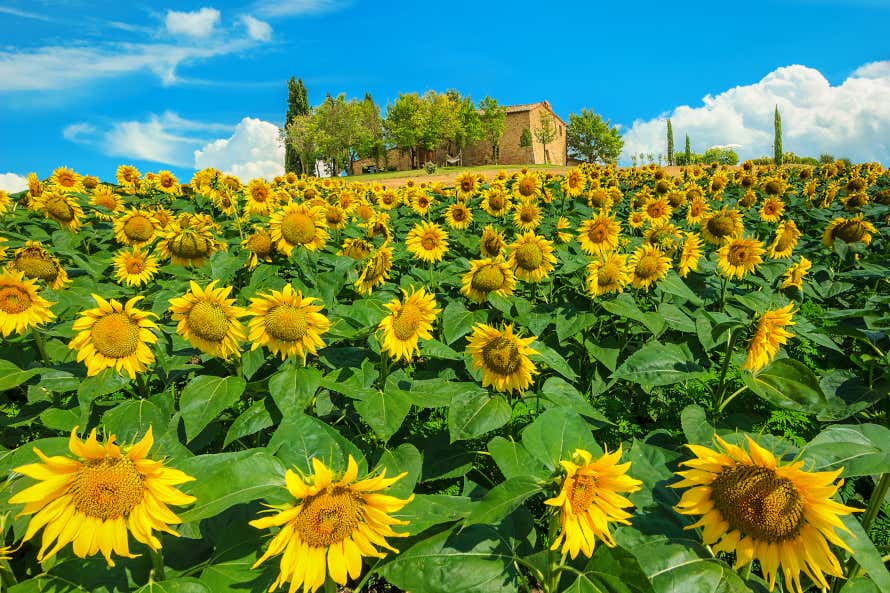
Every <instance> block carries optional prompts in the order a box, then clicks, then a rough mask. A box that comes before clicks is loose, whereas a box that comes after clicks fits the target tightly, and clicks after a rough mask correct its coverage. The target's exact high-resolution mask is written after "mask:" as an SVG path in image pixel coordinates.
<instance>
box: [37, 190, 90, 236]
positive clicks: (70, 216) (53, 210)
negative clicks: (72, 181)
mask: <svg viewBox="0 0 890 593" xmlns="http://www.w3.org/2000/svg"><path fill="white" fill-rule="evenodd" d="M35 205H36V206H37V207H38V208H39V209H40V210H41V211H42V212H43V214H44V215H45V216H46V217H47V218H50V219H52V220H54V221H56V222H57V223H59V226H60V227H62V228H63V229H67V230H69V231H71V232H72V233H76V232H77V229H79V228H80V225H81V222H80V218H81V217H82V216H83V208H81V207H80V203H79V202H78V201H77V198H75V197H74V196H69V195H66V194H63V193H59V192H57V191H54V190H48V191H46V192H44V193H43V195H41V196H40V197H39V198H38V199H37V200H36V201H35Z"/></svg>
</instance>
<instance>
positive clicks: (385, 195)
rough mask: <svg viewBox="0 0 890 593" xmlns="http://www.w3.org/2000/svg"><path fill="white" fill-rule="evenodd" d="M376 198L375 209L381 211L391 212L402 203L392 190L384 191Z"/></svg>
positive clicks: (396, 193)
mask: <svg viewBox="0 0 890 593" xmlns="http://www.w3.org/2000/svg"><path fill="white" fill-rule="evenodd" d="M376 197H377V207H378V208H380V209H382V210H392V209H393V208H395V207H396V206H398V205H399V204H400V203H401V202H402V198H401V196H399V194H398V192H396V190H394V189H388V188H387V189H384V190H383V191H382V192H380V193H379V194H377V196H376Z"/></svg>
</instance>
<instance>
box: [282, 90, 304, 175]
mask: <svg viewBox="0 0 890 593" xmlns="http://www.w3.org/2000/svg"><path fill="white" fill-rule="evenodd" d="M310 111H311V108H310V107H309V98H308V95H307V93H306V87H305V86H303V79H302V78H301V79H300V80H294V77H293V76H291V77H290V80H289V81H287V114H286V115H285V118H284V128H285V130H287V128H288V126H289V125H290V124H291V122H292V121H293V120H294V118H296V117H298V116H301V115H308V114H309V113H310ZM286 133H287V132H286V131H285V134H286ZM284 170H285V171H286V172H288V173H290V172H293V173H297V174H300V173H303V172H304V171H305V169H303V167H302V165H301V162H300V157H299V155H298V154H297V152H296V151H295V149H294V148H292V147H291V146H290V144H287V145H286V146H285V149H284Z"/></svg>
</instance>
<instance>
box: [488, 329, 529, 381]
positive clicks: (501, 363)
mask: <svg viewBox="0 0 890 593" xmlns="http://www.w3.org/2000/svg"><path fill="white" fill-rule="evenodd" d="M482 360H483V361H485V368H486V369H488V370H489V371H492V372H494V373H497V374H499V375H510V374H513V373H514V372H516V370H517V369H518V368H519V363H520V362H521V358H520V356H519V348H518V347H517V346H516V341H515V340H511V339H510V338H506V337H504V336H498V337H497V338H494V339H493V340H491V341H490V342H488V343H487V344H486V345H485V346H483V347H482Z"/></svg>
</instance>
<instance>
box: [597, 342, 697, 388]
mask: <svg viewBox="0 0 890 593" xmlns="http://www.w3.org/2000/svg"><path fill="white" fill-rule="evenodd" d="M705 374H706V371H705V369H704V368H702V366H701V365H700V364H698V362H696V360H695V357H694V356H693V355H692V352H690V350H689V348H688V347H687V346H686V345H685V344H662V343H661V342H657V341H651V342H648V343H646V345H644V346H643V347H642V348H640V349H639V350H637V351H636V352H634V353H633V354H631V355H630V356H628V357H627V358H626V359H625V360H624V362H623V363H621V366H619V367H618V369H617V370H616V371H615V372H614V373H612V378H614V379H625V380H627V381H633V382H634V383H639V384H641V385H672V384H674V383H680V382H681V381H689V380H690V379H695V378H698V377H701V376H703V375H705Z"/></svg>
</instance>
